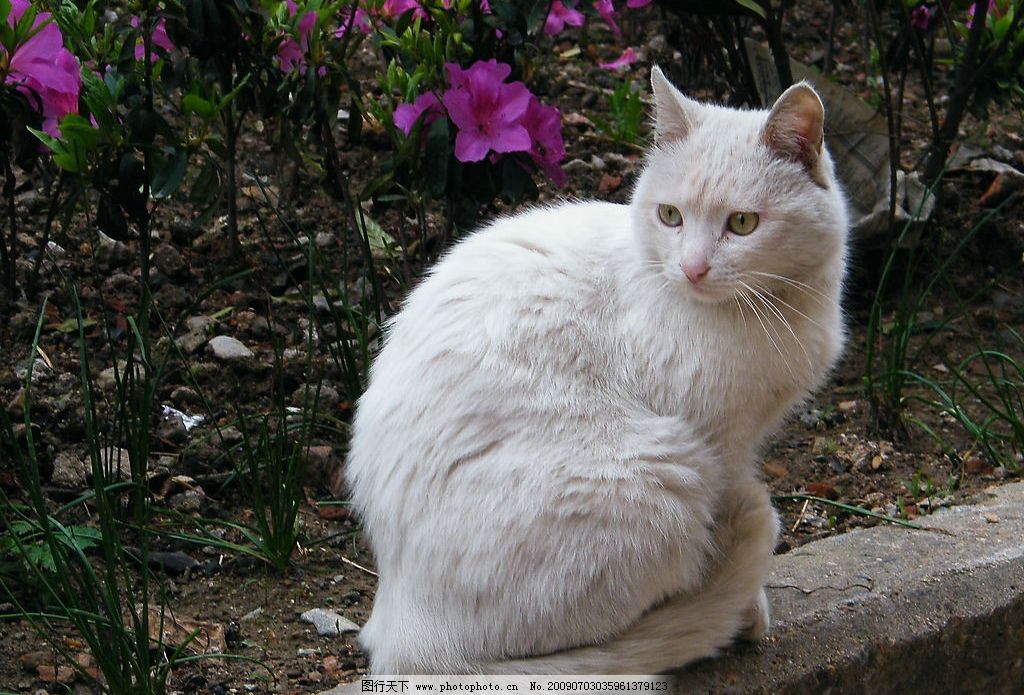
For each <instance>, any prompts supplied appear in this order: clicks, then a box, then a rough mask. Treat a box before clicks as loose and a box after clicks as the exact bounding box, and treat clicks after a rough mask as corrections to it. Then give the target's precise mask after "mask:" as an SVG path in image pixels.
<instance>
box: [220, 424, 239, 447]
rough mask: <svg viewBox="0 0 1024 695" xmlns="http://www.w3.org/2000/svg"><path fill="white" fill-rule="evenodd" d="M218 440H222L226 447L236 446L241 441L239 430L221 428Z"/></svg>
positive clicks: (230, 427)
mask: <svg viewBox="0 0 1024 695" xmlns="http://www.w3.org/2000/svg"><path fill="white" fill-rule="evenodd" d="M220 438H221V439H222V440H224V443H225V444H227V445H228V446H232V445H234V444H238V443H239V442H241V441H242V439H243V437H242V432H241V430H239V429H238V428H237V427H232V426H228V427H221V428H220Z"/></svg>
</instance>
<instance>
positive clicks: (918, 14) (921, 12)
mask: <svg viewBox="0 0 1024 695" xmlns="http://www.w3.org/2000/svg"><path fill="white" fill-rule="evenodd" d="M934 13H935V9H934V8H931V7H927V6H925V5H918V6H917V7H915V8H914V9H913V10H912V11H911V13H910V23H911V25H913V27H914V28H915V29H920V30H921V31H924V30H925V29H927V28H928V26H929V25H930V24H931V23H932V15H933V14H934Z"/></svg>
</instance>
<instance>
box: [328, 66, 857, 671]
mask: <svg viewBox="0 0 1024 695" xmlns="http://www.w3.org/2000/svg"><path fill="white" fill-rule="evenodd" d="M652 82H653V88H654V98H655V104H656V118H655V125H656V129H657V134H658V139H657V144H656V146H655V147H654V148H653V150H652V151H651V152H650V154H649V155H648V157H647V159H646V161H645V163H644V167H643V173H642V175H641V176H640V178H639V181H638V183H637V186H636V191H635V193H634V196H633V200H632V202H631V203H630V204H629V205H613V204H609V203H598V202H576V203H565V204H562V205H558V206H555V207H550V208H544V209H535V210H532V211H528V212H525V213H522V214H519V215H516V216H514V217H510V218H507V219H503V220H499V221H497V222H495V223H494V224H492V225H491V226H489V227H487V228H486V229H483V230H481V231H480V232H478V233H476V234H474V235H472V236H471V237H469V238H468V239H466V240H465V241H463V242H462V243H460V244H458V245H457V246H456V247H455V248H454V249H453V250H452V251H451V253H449V254H448V256H447V257H446V258H445V259H444V260H443V261H442V262H440V263H439V264H438V265H437V267H436V268H434V270H433V271H432V272H431V273H430V276H429V277H428V278H427V279H426V280H424V281H423V283H422V284H421V285H420V286H419V287H418V288H416V290H415V291H414V292H412V294H411V295H410V296H409V298H408V301H407V303H406V304H405V307H404V309H403V310H402V311H401V313H399V314H398V315H397V316H396V317H395V318H394V321H393V323H392V324H391V328H390V331H389V334H388V338H387V341H386V345H385V347H384V349H383V350H382V351H381V353H380V355H379V356H378V357H377V359H376V361H375V363H374V365H373V369H372V373H371V379H370V386H369V388H368V390H367V391H366V393H365V395H364V396H363V398H362V400H361V401H360V403H359V408H358V411H357V414H356V418H355V423H354V435H353V438H352V443H351V450H350V453H349V457H348V464H347V472H346V476H347V479H348V484H349V486H350V490H351V493H352V500H353V502H354V503H355V506H356V508H357V509H358V511H359V513H360V514H361V515H362V518H363V519H364V521H365V528H366V533H367V537H368V538H369V541H370V544H371V545H372V547H373V550H374V553H375V554H376V558H377V566H378V568H379V571H380V586H379V588H378V591H377V596H376V602H375V605H374V608H373V613H372V615H371V616H370V619H369V621H368V622H367V624H366V627H365V628H364V630H363V632H362V638H361V639H362V643H363V645H364V647H365V648H366V650H367V651H368V652H369V655H370V662H371V667H372V670H373V671H374V672H376V673H395V674H399V673H401V674H407V673H464V672H469V673H541V674H553V673H591V674H593V673H609V672H611V673H654V672H658V671H662V670H666V669H671V668H675V667H679V666H682V665H683V664H685V663H687V662H690V661H693V660H694V659H698V658H701V657H706V656H710V655H712V654H714V653H715V652H716V650H717V649H718V648H720V647H722V646H724V645H726V644H728V643H729V642H730V641H731V640H732V639H734V638H735V637H736V636H737V635H739V634H740V633H743V634H744V636H746V637H748V638H751V639H756V638H757V637H759V636H760V635H761V634H763V633H764V631H765V630H766V629H767V627H768V605H767V600H766V598H765V595H764V591H763V589H762V585H763V582H764V579H765V575H766V573H767V571H768V566H769V563H770V558H771V554H772V549H773V547H774V544H775V542H776V536H777V532H778V522H777V518H776V515H775V512H774V510H773V509H772V507H771V504H770V500H769V496H768V492H767V489H766V487H765V485H764V484H763V483H762V482H761V481H760V480H759V479H758V475H757V471H756V457H755V454H756V451H757V449H758V447H759V445H760V444H761V443H762V442H763V441H764V438H765V436H766V435H767V434H768V433H769V432H771V431H772V430H773V429H774V428H776V427H777V426H778V425H779V424H780V422H781V420H782V418H783V417H784V415H785V414H786V412H787V411H788V410H790V409H791V408H792V407H793V406H794V405H795V404H796V403H798V402H799V401H800V400H801V399H803V398H805V397H806V396H807V395H808V393H809V392H810V391H811V390H812V389H814V388H815V387H816V386H818V385H819V384H820V382H821V381H822V380H823V378H824V376H825V375H826V373H827V372H828V370H829V368H830V367H831V365H832V364H833V362H834V361H835V360H836V358H837V356H838V354H839V351H840V348H841V345H842V343H843V338H844V330H843V325H842V319H841V313H840V307H839V299H840V293H841V285H842V280H843V274H844V267H845V258H846V235H847V214H846V209H845V205H844V201H843V196H842V193H841V191H840V189H839V186H838V185H837V183H836V180H835V177H834V172H833V166H832V161H831V159H830V158H829V155H828V152H827V151H826V150H825V148H824V146H823V140H822V129H823V116H824V114H823V109H822V105H821V101H820V100H819V99H818V96H817V95H816V94H815V92H814V91H813V90H812V89H811V88H810V87H809V86H808V85H806V84H798V85H795V86H794V87H792V88H790V89H789V90H787V91H786V92H785V94H783V95H782V96H781V97H780V98H779V100H778V101H777V102H776V103H775V106H774V108H773V109H772V110H771V111H770V112H767V111H738V110H733V109H727V108H723V107H719V106H708V105H702V104H698V103H697V102H695V101H692V100H690V99H688V98H686V97H685V96H683V95H682V94H681V93H679V92H678V91H677V90H676V89H675V88H674V87H673V86H672V85H671V84H669V82H668V81H667V80H666V78H665V77H664V75H663V74H662V73H661V71H660V70H658V69H657V68H655V70H654V72H653V75H652Z"/></svg>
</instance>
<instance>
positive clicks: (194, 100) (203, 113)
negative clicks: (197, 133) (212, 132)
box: [181, 94, 216, 120]
mask: <svg viewBox="0 0 1024 695" xmlns="http://www.w3.org/2000/svg"><path fill="white" fill-rule="evenodd" d="M181 104H182V108H183V109H184V111H185V117H186V118H188V117H189V115H191V114H193V113H195V114H198V115H199V117H200V118H202V119H204V120H208V119H210V118H213V115H214V113H216V107H215V106H214V105H213V102H211V101H209V100H207V99H203V98H202V97H201V96H199V95H198V94H186V95H185V98H184V99H182V102H181Z"/></svg>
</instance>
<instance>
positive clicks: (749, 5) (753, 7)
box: [733, 0, 765, 19]
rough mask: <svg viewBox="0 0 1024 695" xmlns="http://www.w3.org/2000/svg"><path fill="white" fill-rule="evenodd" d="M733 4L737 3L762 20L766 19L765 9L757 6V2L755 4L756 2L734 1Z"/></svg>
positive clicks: (746, 0)
mask: <svg viewBox="0 0 1024 695" xmlns="http://www.w3.org/2000/svg"><path fill="white" fill-rule="evenodd" d="M733 2H735V3H736V4H737V5H739V6H740V7H742V8H744V9H746V10H748V11H750V12H753V13H754V14H756V15H757V16H758V17H760V18H761V19H765V14H764V8H763V7H761V6H760V5H759V4H757V2H755V1H754V0H733Z"/></svg>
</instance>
